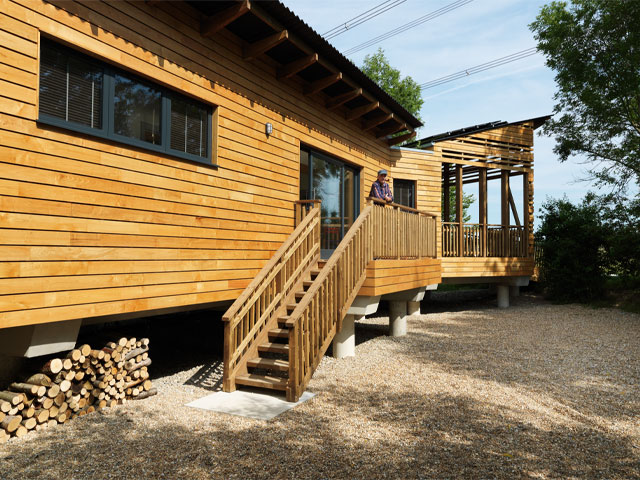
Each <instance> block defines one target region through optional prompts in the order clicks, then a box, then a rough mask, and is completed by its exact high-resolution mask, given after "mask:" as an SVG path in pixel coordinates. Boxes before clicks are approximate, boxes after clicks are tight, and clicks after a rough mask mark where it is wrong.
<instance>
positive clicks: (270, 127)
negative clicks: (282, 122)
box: [264, 122, 273, 137]
mask: <svg viewBox="0 0 640 480" xmlns="http://www.w3.org/2000/svg"><path fill="white" fill-rule="evenodd" d="M264 133H266V134H267V137H268V136H269V135H271V134H272V133H273V125H271V124H270V123H269V122H267V123H265V125H264Z"/></svg>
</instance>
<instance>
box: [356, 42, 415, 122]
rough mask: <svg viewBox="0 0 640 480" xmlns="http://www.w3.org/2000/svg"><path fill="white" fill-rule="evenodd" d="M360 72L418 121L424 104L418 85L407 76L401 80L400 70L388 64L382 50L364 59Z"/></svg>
mask: <svg viewBox="0 0 640 480" xmlns="http://www.w3.org/2000/svg"><path fill="white" fill-rule="evenodd" d="M362 71H363V72H364V73H366V74H367V76H368V77H369V78H370V79H371V80H373V81H374V82H376V83H377V84H378V86H379V87H380V88H382V89H383V90H384V91H385V92H387V93H388V94H389V95H391V96H392V97H393V98H394V100H395V101H396V102H398V103H399V104H400V105H402V106H403V107H404V108H405V109H406V110H407V111H408V112H409V113H410V114H411V115H413V116H414V117H416V118H418V119H420V116H419V115H418V113H419V112H420V109H421V108H422V104H423V103H424V100H422V90H420V85H419V84H418V83H417V82H416V81H415V80H414V79H413V78H411V77H409V76H407V77H404V78H401V76H400V70H397V69H395V68H393V67H392V66H391V65H390V64H389V60H387V57H386V56H385V54H384V50H382V49H381V48H379V49H378V51H377V52H376V53H374V54H373V55H367V56H366V57H364V61H363V64H362Z"/></svg>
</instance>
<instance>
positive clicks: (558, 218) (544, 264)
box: [536, 195, 607, 302]
mask: <svg viewBox="0 0 640 480" xmlns="http://www.w3.org/2000/svg"><path fill="white" fill-rule="evenodd" d="M541 212H542V216H541V218H540V220H541V225H540V229H539V230H538V231H537V232H536V243H537V244H538V245H540V247H541V248H542V258H541V265H540V275H541V282H542V285H543V286H544V289H545V292H546V294H547V295H548V296H549V298H551V299H552V300H557V301H580V302H584V301H593V300H597V299H599V298H600V297H602V296H603V294H604V287H605V270H606V263H607V258H606V242H607V232H606V228H605V227H604V226H603V224H602V219H601V217H600V205H598V202H597V201H595V197H594V196H592V195H587V197H586V198H585V199H584V200H583V201H582V203H581V204H579V205H573V204H572V203H570V202H569V201H568V200H567V199H566V198H565V199H561V200H558V199H552V200H549V201H547V202H546V203H544V204H543V205H542V209H541Z"/></svg>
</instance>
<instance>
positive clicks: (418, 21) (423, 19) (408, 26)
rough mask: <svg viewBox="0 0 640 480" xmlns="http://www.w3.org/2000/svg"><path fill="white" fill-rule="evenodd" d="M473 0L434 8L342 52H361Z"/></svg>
mask: <svg viewBox="0 0 640 480" xmlns="http://www.w3.org/2000/svg"><path fill="white" fill-rule="evenodd" d="M472 1H473V0H456V1H455V2H453V3H450V4H448V5H445V6H444V7H442V8H440V9H438V10H434V11H433V12H431V13H427V14H426V15H424V16H422V17H420V18H416V19H415V20H413V21H411V22H409V23H405V24H404V25H401V26H399V27H397V28H394V29H393V30H390V31H388V32H387V33H383V34H382V35H378V36H377V37H375V38H372V39H371V40H367V41H366V42H363V43H361V44H359V45H356V46H355V47H352V48H350V49H349V50H346V51H345V52H342V53H343V54H344V55H351V54H353V53H356V52H359V51H360V50H363V49H365V48H368V47H370V46H372V45H375V44H376V43H380V42H382V41H384V40H387V39H388V38H391V37H394V36H396V35H398V34H400V33H403V32H406V31H407V30H409V29H411V28H414V27H417V26H418V25H422V24H423V23H425V22H428V21H429V20H433V19H434V18H437V17H439V16H441V15H444V14H445V13H449V12H451V11H452V10H455V9H456V8H460V7H462V6H463V5H466V4H467V3H471V2H472Z"/></svg>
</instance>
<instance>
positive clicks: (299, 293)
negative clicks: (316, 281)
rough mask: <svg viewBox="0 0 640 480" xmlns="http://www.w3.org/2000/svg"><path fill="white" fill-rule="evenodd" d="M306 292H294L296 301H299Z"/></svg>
mask: <svg viewBox="0 0 640 480" xmlns="http://www.w3.org/2000/svg"><path fill="white" fill-rule="evenodd" d="M305 293H306V292H296V300H298V301H300V299H301V298H302V297H304V294H305Z"/></svg>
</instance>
